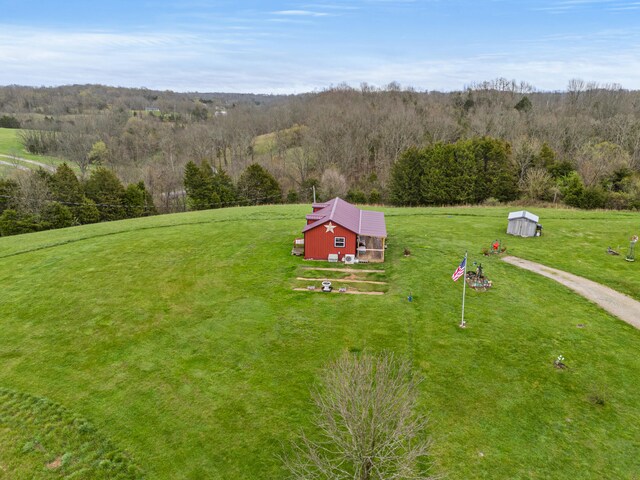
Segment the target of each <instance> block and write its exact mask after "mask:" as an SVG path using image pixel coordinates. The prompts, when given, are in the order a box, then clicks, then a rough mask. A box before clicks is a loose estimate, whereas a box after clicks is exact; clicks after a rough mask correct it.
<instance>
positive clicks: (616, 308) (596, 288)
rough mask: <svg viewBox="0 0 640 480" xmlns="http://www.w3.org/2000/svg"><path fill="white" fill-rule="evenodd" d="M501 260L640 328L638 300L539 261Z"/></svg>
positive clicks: (516, 258)
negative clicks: (560, 286)
mask: <svg viewBox="0 0 640 480" xmlns="http://www.w3.org/2000/svg"><path fill="white" fill-rule="evenodd" d="M502 260H504V261H505V262H507V263H510V264H511V265H515V266H517V267H520V268H524V269H525V270H530V271H532V272H535V273H538V274H540V275H543V276H545V277H547V278H551V279H553V280H555V281H556V282H559V283H561V284H562V285H565V286H567V287H569V288H570V289H571V290H573V291H574V292H576V293H578V294H579V295H582V296H583V297H584V298H586V299H587V300H590V301H592V302H593V303H595V304H597V305H599V306H600V307H602V308H603V309H605V310H606V311H607V312H609V313H610V314H611V315H615V316H616V317H618V318H619V319H621V320H623V321H625V322H627V323H628V324H629V325H633V326H634V327H636V328H637V329H640V302H638V301H637V300H634V299H633V298H631V297H628V296H627V295H624V294H622V293H620V292H617V291H615V290H613V289H612V288H609V287H605V286H604V285H600V284H599V283H596V282H593V281H591V280H587V279H586V278H583V277H579V276H577V275H573V274H571V273H567V272H564V271H562V270H557V269H555V268H551V267H547V266H545V265H542V264H540V263H535V262H530V261H529V260H524V259H522V258H518V257H504V258H503V259H502Z"/></svg>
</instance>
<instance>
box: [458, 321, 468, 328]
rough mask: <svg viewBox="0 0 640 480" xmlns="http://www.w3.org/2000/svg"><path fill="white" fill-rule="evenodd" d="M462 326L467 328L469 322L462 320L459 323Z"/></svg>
mask: <svg viewBox="0 0 640 480" xmlns="http://www.w3.org/2000/svg"><path fill="white" fill-rule="evenodd" d="M458 326H459V327H460V328H467V322H460V325H458Z"/></svg>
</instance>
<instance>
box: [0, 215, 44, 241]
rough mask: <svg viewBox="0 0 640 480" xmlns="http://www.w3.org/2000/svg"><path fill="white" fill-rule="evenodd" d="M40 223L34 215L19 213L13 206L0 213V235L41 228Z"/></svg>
mask: <svg viewBox="0 0 640 480" xmlns="http://www.w3.org/2000/svg"><path fill="white" fill-rule="evenodd" d="M41 229H42V227H41V224H40V221H39V219H38V217H37V216H36V215H32V214H28V213H20V212H18V211H16V210H14V209H13V208H8V209H7V210H5V211H4V212H2V215H0V235H2V236H3V237H7V236H9V235H19V234H21V233H31V232H37V231H39V230H41Z"/></svg>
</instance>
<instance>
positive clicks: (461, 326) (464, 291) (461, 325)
mask: <svg viewBox="0 0 640 480" xmlns="http://www.w3.org/2000/svg"><path fill="white" fill-rule="evenodd" d="M466 291H467V252H464V276H463V277H462V321H461V322H460V328H464V327H466V326H467V324H466V323H464V297H465V293H466Z"/></svg>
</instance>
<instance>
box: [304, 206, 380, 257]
mask: <svg viewBox="0 0 640 480" xmlns="http://www.w3.org/2000/svg"><path fill="white" fill-rule="evenodd" d="M302 233H304V258H305V259H308V260H328V259H329V255H337V257H335V256H334V258H337V259H338V260H343V259H344V256H345V255H353V257H352V258H357V259H359V260H360V261H362V262H384V248H385V245H384V244H385V240H386V238H387V227H386V225H385V222H384V213H382V212H372V211H368V210H360V209H359V208H358V207H355V206H353V205H351V204H350V203H348V202H345V201H344V200H342V199H341V198H338V197H336V198H334V199H333V200H329V201H328V202H326V203H314V204H313V213H310V214H309V215H307V225H306V227H304V229H303V230H302Z"/></svg>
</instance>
